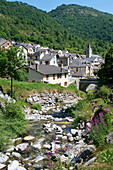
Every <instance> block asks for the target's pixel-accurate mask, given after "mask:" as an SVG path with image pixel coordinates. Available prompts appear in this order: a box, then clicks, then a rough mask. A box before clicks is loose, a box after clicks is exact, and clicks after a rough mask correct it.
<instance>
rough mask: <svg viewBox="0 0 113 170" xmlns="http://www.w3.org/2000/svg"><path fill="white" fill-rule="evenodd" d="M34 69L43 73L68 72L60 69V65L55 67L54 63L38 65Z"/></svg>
mask: <svg viewBox="0 0 113 170" xmlns="http://www.w3.org/2000/svg"><path fill="white" fill-rule="evenodd" d="M30 68H31V67H30ZM31 69H32V68H31ZM33 70H35V69H33ZM35 71H37V72H39V73H41V74H43V75H48V74H60V73H68V71H66V70H64V69H61V68H60V67H57V66H54V65H38V70H35Z"/></svg>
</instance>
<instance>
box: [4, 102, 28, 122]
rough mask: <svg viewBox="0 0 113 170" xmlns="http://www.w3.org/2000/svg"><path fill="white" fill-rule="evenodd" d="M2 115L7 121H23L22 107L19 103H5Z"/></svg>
mask: <svg viewBox="0 0 113 170" xmlns="http://www.w3.org/2000/svg"><path fill="white" fill-rule="evenodd" d="M2 111H3V114H4V116H5V117H6V118H8V119H15V118H17V119H18V120H25V116H24V114H23V111H22V107H21V105H20V104H19V103H17V102H15V103H13V102H12V103H5V109H2Z"/></svg>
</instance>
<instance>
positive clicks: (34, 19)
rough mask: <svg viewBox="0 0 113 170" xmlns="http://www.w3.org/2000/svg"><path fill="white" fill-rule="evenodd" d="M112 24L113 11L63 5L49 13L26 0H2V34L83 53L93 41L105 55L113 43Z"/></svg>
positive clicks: (0, 25)
mask: <svg viewBox="0 0 113 170" xmlns="http://www.w3.org/2000/svg"><path fill="white" fill-rule="evenodd" d="M100 21H101V22H100ZM112 25H113V17H112V15H110V14H106V13H102V12H99V11H97V10H94V9H92V8H87V7H82V6H77V5H67V6H66V5H62V6H60V7H58V8H57V9H56V10H53V11H51V12H49V13H46V12H44V11H41V10H39V9H37V8H35V7H33V6H30V5H28V4H26V3H20V2H7V1H4V0H1V1H0V37H5V38H7V39H9V40H15V41H18V42H31V43H36V44H40V45H42V46H48V47H50V48H54V49H61V50H65V49H67V50H69V51H70V52H76V53H81V54H85V50H86V48H87V44H88V43H89V42H90V43H91V46H92V47H93V49H94V51H93V52H94V53H96V54H97V53H98V54H102V55H103V56H104V54H105V53H106V52H107V50H108V49H109V47H110V45H111V43H112V38H113V34H112ZM108 33H109V34H108Z"/></svg>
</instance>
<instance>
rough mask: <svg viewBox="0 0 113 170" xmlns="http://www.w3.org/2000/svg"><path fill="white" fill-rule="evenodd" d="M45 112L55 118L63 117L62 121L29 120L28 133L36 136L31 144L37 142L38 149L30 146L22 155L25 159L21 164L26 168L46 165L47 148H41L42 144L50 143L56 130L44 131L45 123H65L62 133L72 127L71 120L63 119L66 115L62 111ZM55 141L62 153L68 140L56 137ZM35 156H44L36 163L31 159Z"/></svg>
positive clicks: (37, 167) (45, 166)
mask: <svg viewBox="0 0 113 170" xmlns="http://www.w3.org/2000/svg"><path fill="white" fill-rule="evenodd" d="M46 114H51V115H52V116H53V117H55V118H63V121H47V120H45V121H44V120H41V121H29V126H30V130H29V134H30V135H32V136H34V137H35V138H36V141H35V142H34V143H33V145H35V144H39V145H40V147H39V148H40V149H35V148H34V147H32V146H31V147H30V148H29V150H28V151H27V152H25V153H24V154H23V155H22V156H23V157H24V158H25V160H23V165H24V166H25V167H26V168H27V169H34V170H37V169H40V168H42V169H44V168H47V167H48V158H47V152H48V151H49V149H46V148H43V145H44V144H49V145H50V144H51V142H52V141H53V139H54V138H55V136H56V131H53V132H51V133H46V132H45V130H44V128H43V125H44V124H45V123H52V124H56V125H58V126H60V127H61V126H62V125H66V128H65V129H63V132H62V134H64V133H66V134H67V133H68V132H70V130H71V128H72V122H67V121H66V120H65V119H64V117H66V116H67V115H66V114H64V113H63V112H60V113H56V112H48V113H46ZM56 143H58V145H60V146H61V148H60V149H59V151H58V152H59V154H60V155H62V154H63V153H64V152H65V151H66V149H65V148H66V146H67V145H68V142H67V140H62V139H61V138H58V140H56ZM50 151H51V150H50ZM36 157H38V158H39V159H41V158H42V157H45V158H44V159H43V160H40V161H38V162H37V163H34V161H33V160H35V158H36ZM26 158H27V159H26Z"/></svg>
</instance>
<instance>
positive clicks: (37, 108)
mask: <svg viewBox="0 0 113 170" xmlns="http://www.w3.org/2000/svg"><path fill="white" fill-rule="evenodd" d="M33 109H36V110H42V106H41V105H40V104H39V103H36V104H34V105H33Z"/></svg>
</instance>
